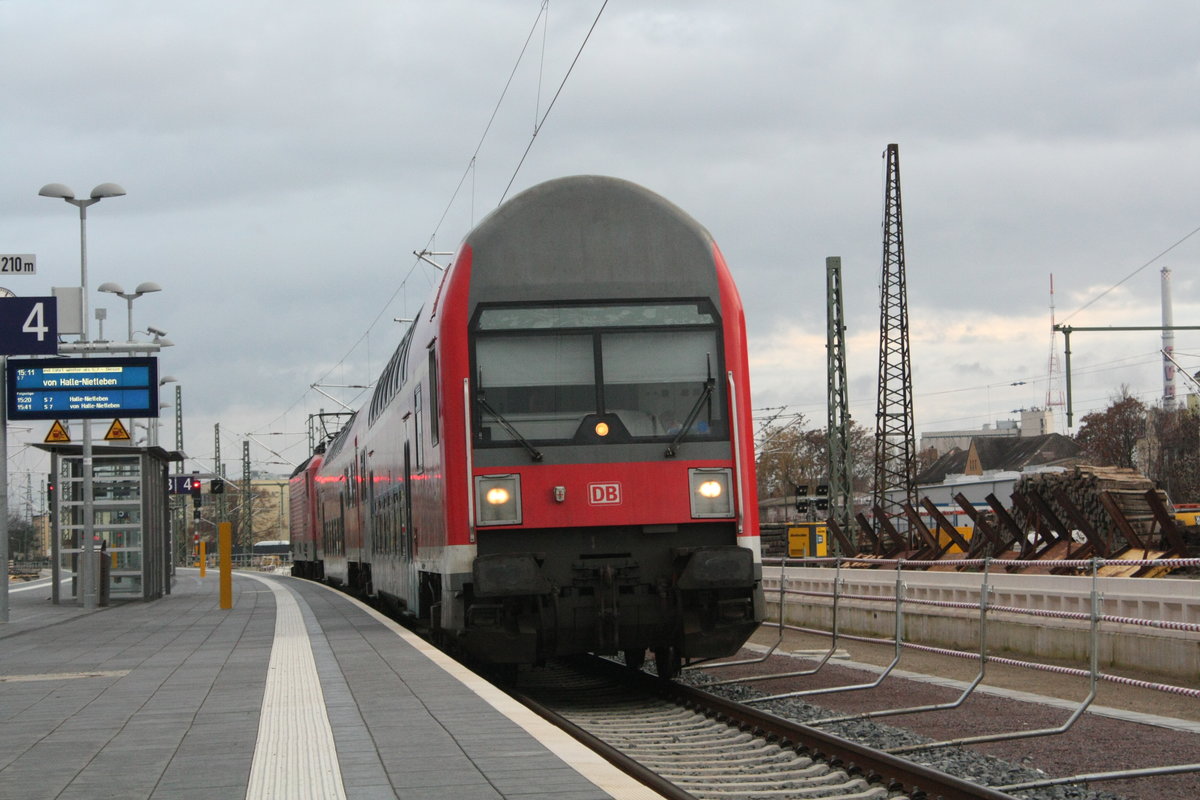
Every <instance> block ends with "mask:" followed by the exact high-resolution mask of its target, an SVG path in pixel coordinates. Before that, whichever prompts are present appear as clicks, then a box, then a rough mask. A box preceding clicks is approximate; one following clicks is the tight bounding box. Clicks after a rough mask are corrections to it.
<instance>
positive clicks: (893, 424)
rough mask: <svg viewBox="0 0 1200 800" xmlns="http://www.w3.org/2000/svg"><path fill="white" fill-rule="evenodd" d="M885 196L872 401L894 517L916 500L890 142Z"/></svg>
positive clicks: (888, 508) (895, 162) (882, 489)
mask: <svg viewBox="0 0 1200 800" xmlns="http://www.w3.org/2000/svg"><path fill="white" fill-rule="evenodd" d="M885 158H886V159H887V182H886V186H885V189H884V198H883V279H882V281H881V288H880V302H879V393H878V400H877V402H876V404H875V505H877V506H878V507H879V508H881V509H883V511H884V512H885V513H887V514H888V516H898V515H900V513H901V507H902V506H903V504H904V503H906V502H907V503H910V504H912V505H914V506H915V505H916V502H917V490H916V489H917V487H916V483H917V481H916V472H917V459H916V449H917V448H916V437H915V435H914V433H913V427H914V426H913V402H912V366H911V359H910V358H909V352H908V289H907V286H906V282H905V277H904V217H903V214H902V212H901V205H900V147H899V145H895V144H889V145H888V146H887V152H886V154H885Z"/></svg>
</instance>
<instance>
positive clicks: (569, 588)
mask: <svg viewBox="0 0 1200 800" xmlns="http://www.w3.org/2000/svg"><path fill="white" fill-rule="evenodd" d="M291 488H292V502H293V505H292V509H293V511H292V540H293V541H292V548H293V561H294V564H295V566H294V571H295V573H296V574H299V575H302V576H304V577H309V578H314V579H324V580H328V581H330V582H332V583H335V584H339V585H342V586H344V587H346V588H348V589H350V590H352V591H356V592H359V593H362V594H364V595H369V596H374V597H377V598H378V599H379V600H381V601H382V602H385V603H387V604H390V605H393V606H394V607H396V608H397V609H399V610H401V611H403V612H405V613H408V614H412V615H416V616H418V617H420V618H423V619H425V620H426V621H427V622H428V624H429V625H430V626H431V627H432V628H433V629H434V630H435V631H437V632H438V633H439V634H440V636H441V637H442V638H443V639H444V640H445V641H446V642H447V643H449V644H451V645H454V646H457V647H460V648H462V649H464V650H466V651H468V652H469V653H471V654H473V655H475V656H477V657H480V658H482V659H484V660H487V661H492V662H497V663H510V664H512V663H533V662H537V661H540V660H543V659H545V658H548V657H552V656H558V655H566V654H573V653H582V652H597V653H618V652H623V653H624V654H625V656H626V659H627V660H628V661H630V662H632V663H640V662H641V660H642V659H643V658H644V657H645V653H646V652H647V651H648V650H649V651H653V652H654V653H655V655H656V658H657V660H658V663H659V668H660V671H664V672H667V673H673V672H674V670H675V669H676V668H677V666H678V664H679V662H680V659H682V658H687V659H696V658H706V657H716V656H724V655H729V654H731V653H733V652H735V651H736V650H737V649H738V647H740V645H741V644H742V643H743V642H744V641H745V640H746V638H747V637H748V636H749V635H750V633H752V632H753V630H754V629H755V628H756V626H757V625H758V623H759V621H761V619H762V606H763V603H762V590H761V585H760V580H761V563H760V553H759V539H758V521H757V501H756V494H755V481H754V459H753V443H752V430H751V420H750V392H749V385H748V369H747V357H746V341H745V323H744V318H743V313H742V306H741V301H740V299H739V297H738V294H737V290H736V288H735V287H734V283H733V280H732V278H731V277H730V274H729V271H728V269H727V267H726V265H725V262H724V259H723V258H722V256H721V253H720V251H719V250H718V249H717V247H716V245H715V243H714V242H713V240H712V237H711V236H710V235H709V234H708V232H707V231H706V230H705V229H704V228H702V227H701V226H700V225H699V224H698V223H696V222H695V221H694V220H693V219H692V218H691V217H689V216H688V215H687V214H685V213H684V212H682V211H681V210H679V209H678V208H676V207H675V206H674V205H672V204H670V203H669V202H667V201H666V200H664V199H662V198H661V197H659V196H657V195H655V194H653V193H651V192H649V191H647V190H645V189H643V188H641V187H639V186H636V185H634V184H631V183H628V182H626V181H621V180H617V179H613V178H603V177H594V176H582V177H571V178H562V179H559V180H554V181H550V182H547V183H544V184H541V185H539V186H536V187H534V188H532V189H529V190H528V191H526V192H524V193H522V194H520V195H518V196H517V197H515V198H513V199H512V200H511V201H509V202H508V203H506V204H504V205H503V206H501V207H500V208H498V209H497V210H496V211H495V212H493V213H492V214H491V215H490V216H489V217H487V218H486V219H485V220H484V221H483V222H482V223H481V224H480V225H479V226H478V227H477V228H475V229H474V230H473V231H472V232H471V233H470V234H469V235H468V236H467V237H466V239H465V240H464V241H463V243H462V245H461V247H460V248H459V250H458V252H457V253H456V256H455V258H454V260H453V262H452V264H451V266H450V267H449V268H448V269H447V270H446V271H445V273H444V274H443V276H442V280H441V283H440V285H439V286H438V287H437V288H436V290H435V292H434V294H433V296H432V297H431V298H430V299H429V301H428V302H427V303H426V304H425V306H424V307H423V308H422V309H421V311H420V312H419V313H418V315H417V319H416V320H415V321H414V322H413V323H412V324H411V325H410V326H409V328H408V330H407V332H406V334H405V335H404V337H403V340H402V341H401V343H400V345H399V347H398V348H397V350H396V352H395V354H394V355H393V356H392V358H391V360H390V361H389V362H388V364H387V366H386V368H385V369H384V370H383V373H382V375H381V376H380V377H379V379H378V381H377V383H376V385H375V388H374V394H373V396H372V398H371V400H370V402H369V403H368V404H367V405H366V406H364V407H363V408H361V409H360V410H359V411H358V412H357V413H356V414H355V416H354V418H353V420H352V421H351V422H350V423H349V424H347V425H346V426H345V428H344V429H343V430H342V431H341V432H340V433H339V434H338V435H337V436H336V437H335V438H334V439H333V440H332V441H331V442H330V443H329V444H328V446H327V447H326V448H324V450H323V452H322V453H320V454H317V455H314V456H313V458H312V459H310V460H309V461H308V462H306V463H305V464H304V465H302V466H301V467H300V468H299V469H297V471H296V473H295V474H294V475H293V477H292V487H291Z"/></svg>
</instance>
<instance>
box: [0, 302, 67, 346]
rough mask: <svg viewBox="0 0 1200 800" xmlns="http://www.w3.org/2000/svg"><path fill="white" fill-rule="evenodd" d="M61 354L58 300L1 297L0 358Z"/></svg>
mask: <svg viewBox="0 0 1200 800" xmlns="http://www.w3.org/2000/svg"><path fill="white" fill-rule="evenodd" d="M56 353H58V298H57V297H2V298H0V355H6V356H15V355H55V354H56Z"/></svg>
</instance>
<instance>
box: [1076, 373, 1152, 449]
mask: <svg viewBox="0 0 1200 800" xmlns="http://www.w3.org/2000/svg"><path fill="white" fill-rule="evenodd" d="M1110 400H1111V401H1112V402H1111V404H1110V405H1109V407H1108V408H1106V409H1105V410H1104V411H1099V412H1094V413H1092V414H1087V415H1086V416H1084V418H1083V419H1082V420H1081V423H1080V426H1079V433H1077V434H1076V435H1075V441H1076V442H1078V443H1079V446H1080V447H1081V448H1082V449H1083V452H1084V453H1085V454H1087V456H1088V457H1090V458H1093V459H1095V460H1096V462H1097V464H1098V465H1099V466H1111V467H1127V468H1129V469H1134V468H1136V466H1137V463H1138V459H1137V456H1138V443H1139V441H1140V440H1142V438H1143V437H1145V435H1146V406H1145V404H1143V403H1142V401H1141V400H1138V399H1137V398H1136V397H1134V396H1133V395H1131V394H1130V393H1129V386H1128V385H1124V384H1123V385H1122V386H1121V390H1120V393H1119V394H1118V395H1116V396H1115V397H1112V398H1110Z"/></svg>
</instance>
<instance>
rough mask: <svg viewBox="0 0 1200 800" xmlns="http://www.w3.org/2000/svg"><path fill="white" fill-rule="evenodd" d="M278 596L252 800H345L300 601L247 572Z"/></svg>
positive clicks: (249, 789)
mask: <svg viewBox="0 0 1200 800" xmlns="http://www.w3.org/2000/svg"><path fill="white" fill-rule="evenodd" d="M245 577H249V578H253V579H254V580H256V581H258V582H259V583H265V584H266V585H267V586H269V587H270V589H271V592H272V593H273V594H274V596H275V608H276V611H275V639H274V641H273V643H272V645H271V659H270V663H269V666H268V667H267V685H266V689H265V691H264V692H263V702H262V709H261V713H260V715H259V723H258V739H257V741H256V743H255V746H254V761H253V763H252V765H251V768H250V782H249V785H248V786H247V787H246V798H247V800H268V799H269V798H279V797H287V798H306V797H313V798H334V799H335V800H344V798H345V797H346V789H345V786H344V784H343V783H342V773H341V766H340V764H339V763H338V756H337V746H336V744H335V742H334V739H333V728H332V726H331V725H330V723H329V714H328V712H327V711H326V708H325V695H324V692H322V691H321V680H320V677H319V676H318V674H317V665H316V660H315V659H314V658H313V653H312V643H311V642H310V640H309V637H308V630H307V628H306V627H305V624H304V615H303V614H302V613H301V611H300V605H299V603H298V602H297V601H296V598H295V597H294V596H293V595H292V593H291V591H289V590H288V589H287V587H285V586H282V585H280V584H279V583H278V582H277V581H272V580H268V579H266V578H261V577H259V576H257V575H252V574H251V575H246V576H245Z"/></svg>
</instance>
